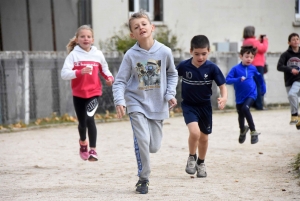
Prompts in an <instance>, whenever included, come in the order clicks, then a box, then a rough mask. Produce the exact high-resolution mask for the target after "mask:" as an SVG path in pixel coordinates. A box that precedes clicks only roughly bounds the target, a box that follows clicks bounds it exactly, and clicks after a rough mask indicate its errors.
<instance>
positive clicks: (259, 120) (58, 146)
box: [0, 109, 300, 201]
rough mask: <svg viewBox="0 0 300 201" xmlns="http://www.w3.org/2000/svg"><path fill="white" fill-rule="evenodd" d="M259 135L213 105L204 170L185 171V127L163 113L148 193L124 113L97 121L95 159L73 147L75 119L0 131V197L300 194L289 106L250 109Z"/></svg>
mask: <svg viewBox="0 0 300 201" xmlns="http://www.w3.org/2000/svg"><path fill="white" fill-rule="evenodd" d="M252 114H253V118H254V121H255V124H256V128H257V131H259V132H261V133H262V134H261V135H260V137H259V142H258V143H257V144H255V145H251V144H250V135H249V134H248V136H247V139H246V142H245V143H244V144H239V143H238V133H239V128H238V123H237V114H236V113H235V112H215V113H214V114H213V133H212V134H211V135H210V137H209V148H208V153H207V157H206V168H207V174H208V177H207V178H191V176H189V175H188V174H186V173H185V165H186V160H187V157H188V147H187V139H188V131H187V127H186V126H185V124H184V121H183V118H182V117H181V116H179V117H173V118H170V119H167V120H166V121H165V123H164V124H165V125H164V138H163V143H162V147H161V149H160V151H159V152H158V153H156V154H152V155H151V165H152V172H151V176H150V186H149V193H148V194H146V195H139V194H135V188H134V186H135V184H136V182H137V180H138V177H137V176H136V174H137V167H136V161H135V155H134V149H133V140H132V130H131V126H130V123H129V122H128V121H122V122H112V123H99V124H97V129H98V143H97V146H98V155H99V161H98V162H86V161H82V160H81V159H80V158H79V155H78V149H79V147H78V132H77V126H76V125H71V126H59V127H54V128H47V129H38V130H27V131H21V132H14V133H2V134H0V200H6V201H7V200H66V201H70V200H165V201H167V200H285V201H286V200H300V186H299V185H298V182H299V181H300V179H299V178H298V179H297V178H295V176H296V175H295V173H294V172H293V168H292V166H291V163H292V162H293V161H294V157H295V156H296V154H297V153H299V152H300V130H296V128H295V126H291V125H289V120H290V115H289V110H288V109H282V110H268V111H253V113H252Z"/></svg>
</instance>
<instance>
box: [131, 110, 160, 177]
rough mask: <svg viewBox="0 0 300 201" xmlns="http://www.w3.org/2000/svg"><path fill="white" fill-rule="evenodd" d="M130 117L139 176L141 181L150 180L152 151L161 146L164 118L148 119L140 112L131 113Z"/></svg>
mask: <svg viewBox="0 0 300 201" xmlns="http://www.w3.org/2000/svg"><path fill="white" fill-rule="evenodd" d="M129 117H130V122H131V126H132V130H133V141H134V151H135V156H136V160H137V167H138V174H137V176H138V177H139V180H141V181H144V180H149V175H150V172H151V170H150V153H155V152H157V151H158V150H159V148H160V146H161V141H162V136H163V134H162V125H163V120H153V119H148V118H147V117H145V115H144V114H142V113H139V112H133V113H130V114H129Z"/></svg>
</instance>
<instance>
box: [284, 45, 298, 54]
mask: <svg viewBox="0 0 300 201" xmlns="http://www.w3.org/2000/svg"><path fill="white" fill-rule="evenodd" d="M287 51H288V52H289V53H290V54H297V55H298V54H300V47H299V49H298V52H294V51H293V48H292V46H290V45H289V47H288V49H287Z"/></svg>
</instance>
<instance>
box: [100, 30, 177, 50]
mask: <svg viewBox="0 0 300 201" xmlns="http://www.w3.org/2000/svg"><path fill="white" fill-rule="evenodd" d="M171 32H172V31H171V30H169V29H163V28H161V29H157V30H156V33H155V35H154V38H155V39H156V40H157V41H159V42H161V43H163V44H164V45H166V46H167V47H169V48H171V50H173V51H174V50H180V49H179V48H176V46H177V42H178V41H177V36H176V35H172V34H171ZM135 43H136V40H134V39H132V38H131V37H130V34H129V32H127V33H125V32H124V31H123V30H120V31H119V32H118V33H116V34H115V35H113V36H112V37H111V38H109V39H108V40H107V41H106V42H104V43H103V42H100V46H101V47H102V49H106V50H108V51H118V52H121V53H125V52H126V51H127V50H128V49H130V48H131V47H132V46H133V45H134V44H135Z"/></svg>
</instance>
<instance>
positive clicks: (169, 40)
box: [154, 29, 178, 51]
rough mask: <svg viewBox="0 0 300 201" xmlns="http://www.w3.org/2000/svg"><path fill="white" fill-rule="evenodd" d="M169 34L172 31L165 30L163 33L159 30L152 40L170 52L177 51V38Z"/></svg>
mask: <svg viewBox="0 0 300 201" xmlns="http://www.w3.org/2000/svg"><path fill="white" fill-rule="evenodd" d="M171 33H172V31H171V30H170V29H166V30H165V31H164V30H163V29H159V30H158V31H157V32H156V34H155V36H154V38H155V39H156V40H157V41H159V42H161V43H163V44H164V45H165V46H167V47H169V48H170V49H171V50H173V51H174V50H178V48H176V46H177V42H178V41H177V36H176V35H171Z"/></svg>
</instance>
